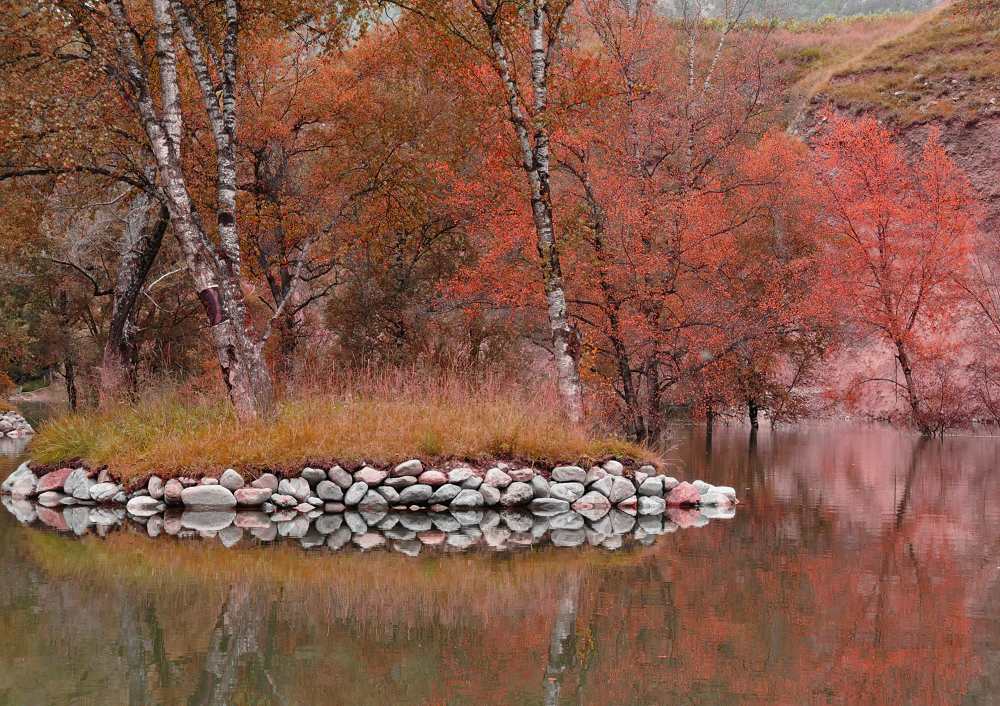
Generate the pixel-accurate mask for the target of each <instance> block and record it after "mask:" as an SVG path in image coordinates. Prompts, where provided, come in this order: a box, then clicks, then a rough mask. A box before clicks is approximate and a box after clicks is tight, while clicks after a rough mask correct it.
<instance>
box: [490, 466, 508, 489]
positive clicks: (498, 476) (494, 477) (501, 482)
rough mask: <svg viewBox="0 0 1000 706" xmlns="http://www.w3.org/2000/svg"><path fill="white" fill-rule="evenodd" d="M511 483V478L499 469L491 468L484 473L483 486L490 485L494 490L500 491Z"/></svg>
mask: <svg viewBox="0 0 1000 706" xmlns="http://www.w3.org/2000/svg"><path fill="white" fill-rule="evenodd" d="M512 482H513V481H512V479H511V477H510V476H509V475H507V474H506V473H504V472H503V471H502V470H500V469H499V468H491V469H490V470H488V471H486V476H485V477H484V478H483V485H491V486H493V487H494V488H501V489H502V488H506V487H507V486H508V485H510V484H511V483H512Z"/></svg>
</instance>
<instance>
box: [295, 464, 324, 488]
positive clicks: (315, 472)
mask: <svg viewBox="0 0 1000 706" xmlns="http://www.w3.org/2000/svg"><path fill="white" fill-rule="evenodd" d="M299 478H302V479H303V480H305V482H306V483H308V484H309V485H310V486H311V487H313V488H315V487H316V484H317V483H319V482H320V481H321V480H326V471H324V470H323V469H322V468H309V467H308V466H307V467H306V468H303V469H302V470H301V471H299Z"/></svg>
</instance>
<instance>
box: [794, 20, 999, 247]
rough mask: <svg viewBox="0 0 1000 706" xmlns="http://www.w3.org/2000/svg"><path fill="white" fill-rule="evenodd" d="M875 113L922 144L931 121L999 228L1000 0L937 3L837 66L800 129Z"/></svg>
mask: <svg viewBox="0 0 1000 706" xmlns="http://www.w3.org/2000/svg"><path fill="white" fill-rule="evenodd" d="M824 108H830V109H833V110H835V111H836V112H840V113H845V114H849V115H862V114H872V115H875V116H876V117H878V118H879V119H880V120H882V121H884V122H886V123H887V124H889V125H891V126H893V127H895V128H896V129H897V130H899V133H900V135H901V137H902V138H903V139H904V140H906V141H907V142H909V143H911V145H912V146H913V147H914V149H916V148H917V147H918V146H919V145H922V144H923V142H924V141H925V140H926V137H927V134H928V132H929V130H930V129H931V127H932V126H934V127H937V128H939V129H940V130H941V135H942V141H943V143H944V145H945V147H946V148H947V150H948V152H949V153H950V154H951V155H952V157H953V158H954V159H955V160H956V162H957V163H958V164H959V165H960V166H961V167H962V169H964V170H965V171H966V173H967V174H968V175H969V177H970V178H971V180H972V183H973V185H974V187H975V188H976V190H977V191H978V193H979V196H980V199H981V200H982V202H983V205H984V207H985V217H984V222H983V226H984V228H985V229H986V230H987V232H992V233H996V234H1000V0H961V1H958V2H953V3H949V4H947V5H945V6H942V7H939V8H936V9H934V10H931V11H929V12H927V13H925V14H923V15H920V16H918V17H917V18H916V21H915V22H914V23H913V24H912V25H911V26H910V27H909V28H907V29H906V30H905V31H903V32H901V33H900V34H899V35H898V36H895V37H893V38H891V39H888V40H886V41H884V42H882V43H880V44H878V45H877V46H875V47H873V48H872V49H870V50H869V51H866V52H865V53H863V54H862V55H861V56H858V57H856V58H854V59H853V60H850V61H849V62H847V63H845V64H844V65H843V66H842V67H838V68H836V69H834V70H833V71H831V72H830V75H829V78H828V79H827V80H825V81H824V82H822V83H820V84H819V85H817V86H816V87H815V89H814V90H813V93H812V96H811V98H810V100H809V101H808V103H807V107H806V110H805V112H804V114H803V115H801V116H800V119H798V120H796V121H795V123H794V125H795V130H796V131H797V132H799V133H802V134H804V135H805V136H807V137H808V135H809V133H810V132H811V131H813V130H814V129H815V126H816V125H817V115H818V113H819V111H820V110H822V109H824Z"/></svg>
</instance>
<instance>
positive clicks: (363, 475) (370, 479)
mask: <svg viewBox="0 0 1000 706" xmlns="http://www.w3.org/2000/svg"><path fill="white" fill-rule="evenodd" d="M388 475H389V474H388V473H387V472H386V471H380V470H379V469H377V468H372V467H371V466H365V467H364V468H362V469H361V470H360V471H358V472H357V473H355V474H354V480H359V481H362V482H363V483H367V484H368V485H369V487H370V486H373V485H378V484H379V483H381V482H382V481H384V480H385V479H386V478H387V477H388Z"/></svg>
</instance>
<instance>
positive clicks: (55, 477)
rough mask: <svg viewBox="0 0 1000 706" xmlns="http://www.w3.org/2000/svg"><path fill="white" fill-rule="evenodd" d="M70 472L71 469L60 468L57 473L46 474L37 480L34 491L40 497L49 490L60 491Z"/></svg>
mask: <svg viewBox="0 0 1000 706" xmlns="http://www.w3.org/2000/svg"><path fill="white" fill-rule="evenodd" d="M72 472H73V469H72V468H60V469H59V470H57V471H52V472H51V473H46V474H45V475H44V476H42V477H41V478H39V479H38V487H37V489H36V490H37V492H38V494H39V495H41V494H42V493H46V492H48V491H50V490H62V489H63V484H64V483H65V482H66V479H67V478H68V477H69V474H70V473H72Z"/></svg>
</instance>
